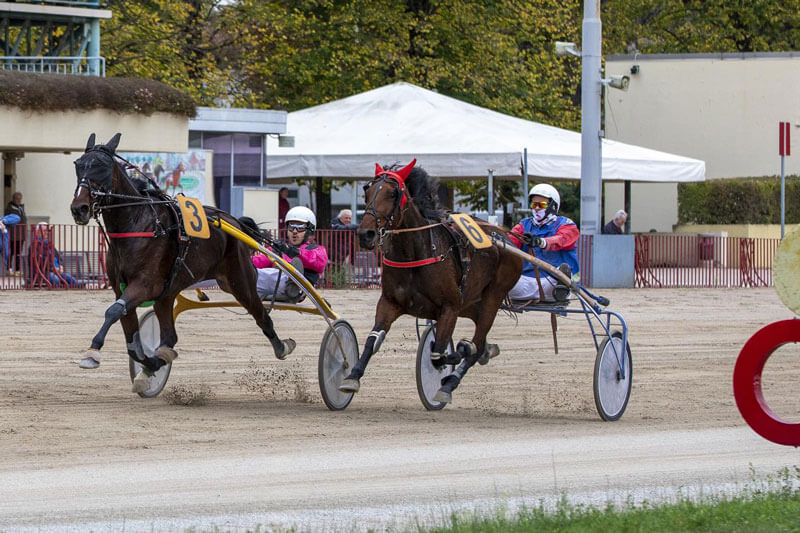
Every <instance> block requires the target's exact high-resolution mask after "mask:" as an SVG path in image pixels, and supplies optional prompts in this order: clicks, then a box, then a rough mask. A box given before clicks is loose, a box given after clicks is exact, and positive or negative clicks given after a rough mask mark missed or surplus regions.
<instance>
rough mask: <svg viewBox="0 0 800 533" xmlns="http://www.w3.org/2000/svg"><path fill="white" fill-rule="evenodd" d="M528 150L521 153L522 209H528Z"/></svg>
mask: <svg viewBox="0 0 800 533" xmlns="http://www.w3.org/2000/svg"><path fill="white" fill-rule="evenodd" d="M528 207H530V206H529V205H528V149H527V148H525V149H524V150H523V151H522V209H528Z"/></svg>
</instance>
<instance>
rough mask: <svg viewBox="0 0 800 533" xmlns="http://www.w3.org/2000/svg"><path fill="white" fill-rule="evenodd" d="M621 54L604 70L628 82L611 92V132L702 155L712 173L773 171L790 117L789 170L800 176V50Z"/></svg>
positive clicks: (655, 146) (653, 145)
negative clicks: (784, 125) (635, 71)
mask: <svg viewBox="0 0 800 533" xmlns="http://www.w3.org/2000/svg"><path fill="white" fill-rule="evenodd" d="M618 57H619V56H610V57H609V58H607V59H606V75H607V76H609V75H614V74H626V75H629V76H630V87H629V89H628V90H627V91H618V90H613V89H609V90H608V91H606V102H605V105H606V113H605V117H606V122H605V131H606V137H607V138H609V139H614V140H618V141H622V142H628V143H633V144H638V145H640V146H646V147H648V148H653V149H656V150H663V151H666V152H672V153H676V154H680V155H685V156H689V157H694V158H697V159H702V160H704V161H705V162H706V177H707V179H715V178H738V177H747V176H764V175H776V174H779V173H780V158H779V157H778V122H781V121H790V122H791V123H792V125H793V127H792V134H793V135H792V137H794V139H793V141H794V142H793V144H794V145H795V146H796V147H797V148H796V149H795V150H794V152H795V153H796V156H793V157H788V158H787V161H786V162H787V167H786V171H787V174H800V99H798V88H800V52H787V53H776V54H724V55H721V54H717V55H715V56H713V57H710V56H709V55H707V54H685V55H681V56H676V55H668V56H660V55H655V56H647V55H639V56H638V57H637V58H636V60H634V59H633V57H632V56H630V57H628V56H626V58H624V59H622V58H618ZM634 64H635V65H638V66H639V73H638V74H631V73H630V69H631V67H632V66H633V65H634Z"/></svg>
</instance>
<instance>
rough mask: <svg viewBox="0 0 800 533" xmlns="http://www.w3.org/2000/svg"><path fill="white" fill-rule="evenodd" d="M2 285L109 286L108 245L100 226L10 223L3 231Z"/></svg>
mask: <svg viewBox="0 0 800 533" xmlns="http://www.w3.org/2000/svg"><path fill="white" fill-rule="evenodd" d="M0 250H3V260H2V261H0V289H105V288H108V287H109V285H108V275H107V272H106V256H107V248H106V243H105V240H104V239H103V236H102V234H101V233H100V229H99V228H98V227H96V226H77V225H68V224H55V225H45V226H43V225H37V226H33V225H29V226H25V225H22V224H17V225H14V226H10V227H9V228H8V232H7V233H3V234H2V235H0Z"/></svg>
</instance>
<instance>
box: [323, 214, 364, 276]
mask: <svg viewBox="0 0 800 533" xmlns="http://www.w3.org/2000/svg"><path fill="white" fill-rule="evenodd" d="M352 221H353V212H352V211H350V210H349V209H342V210H341V211H339V214H338V215H337V216H336V217H334V218H333V219H332V220H331V229H335V230H349V231H348V232H347V233H332V234H331V239H330V241H329V244H330V245H331V257H332V258H333V261H334V262H335V263H338V264H348V263H350V261H351V259H352V253H351V252H352V251H353V245H354V244H355V233H354V232H355V230H357V229H358V224H351V222H352Z"/></svg>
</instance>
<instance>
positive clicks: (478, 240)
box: [450, 213, 492, 248]
mask: <svg viewBox="0 0 800 533" xmlns="http://www.w3.org/2000/svg"><path fill="white" fill-rule="evenodd" d="M450 218H451V219H453V222H455V223H456V225H457V226H458V228H459V229H460V230H461V232H462V233H463V234H464V235H465V236H466V237H467V239H469V242H471V243H472V246H474V247H475V248H488V247H490V246H491V245H492V241H491V239H489V236H488V235H486V234H485V233H484V232H483V230H482V229H481V228H480V226H478V224H476V223H475V221H474V220H472V217H471V216H469V215H465V214H463V213H451V214H450Z"/></svg>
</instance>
